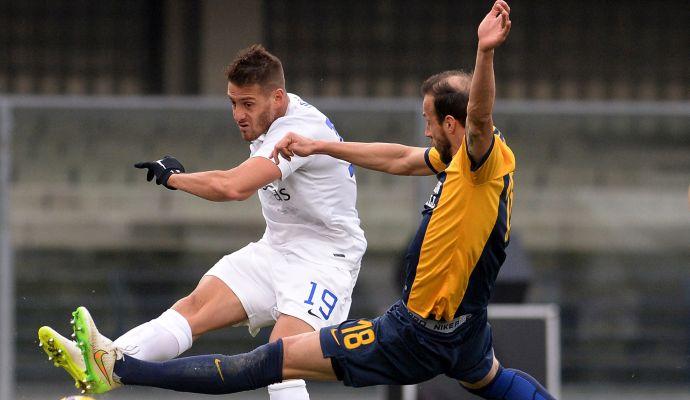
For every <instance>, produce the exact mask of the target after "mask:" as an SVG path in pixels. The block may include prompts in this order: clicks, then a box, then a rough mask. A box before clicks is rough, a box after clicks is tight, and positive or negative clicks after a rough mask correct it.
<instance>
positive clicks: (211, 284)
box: [172, 275, 247, 339]
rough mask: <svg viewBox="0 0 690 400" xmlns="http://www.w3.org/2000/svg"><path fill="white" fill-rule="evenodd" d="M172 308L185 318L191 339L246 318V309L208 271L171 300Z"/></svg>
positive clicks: (226, 286)
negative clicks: (191, 288)
mask: <svg viewBox="0 0 690 400" xmlns="http://www.w3.org/2000/svg"><path fill="white" fill-rule="evenodd" d="M172 309H173V310H175V311H177V312H178V313H180V315H182V316H183V317H184V318H185V319H186V320H187V321H188V322H189V326H190V327H191V329H192V336H193V337H194V338H195V339H196V338H198V337H199V336H201V335H203V334H204V333H206V332H209V331H212V330H215V329H220V328H224V327H226V326H230V325H234V324H236V323H238V322H241V321H244V320H246V319H247V313H246V312H245V310H244V307H243V306H242V303H241V302H240V299H239V298H238V297H237V295H236V294H235V292H233V291H232V289H230V287H228V285H226V284H225V283H224V282H223V281H222V280H220V279H219V278H217V277H215V276H211V275H206V276H204V277H203V278H201V280H200V281H199V284H198V285H197V287H196V288H195V289H194V291H193V292H192V293H191V294H190V295H189V296H187V297H184V298H182V299H180V300H179V301H178V302H177V303H175V304H174V305H173V306H172Z"/></svg>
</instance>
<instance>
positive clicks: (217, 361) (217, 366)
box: [213, 358, 225, 382]
mask: <svg viewBox="0 0 690 400" xmlns="http://www.w3.org/2000/svg"><path fill="white" fill-rule="evenodd" d="M213 362H214V363H215V364H216V368H217V369H218V375H220V380H221V381H223V382H225V378H223V371H221V369H220V360H219V359H217V358H216V359H214V360H213Z"/></svg>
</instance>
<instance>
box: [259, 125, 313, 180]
mask: <svg viewBox="0 0 690 400" xmlns="http://www.w3.org/2000/svg"><path fill="white" fill-rule="evenodd" d="M289 132H295V133H297V134H300V135H302V136H306V137H312V136H313V133H312V132H310V130H309V129H305V127H304V126H300V124H299V123H297V121H293V120H292V119H291V118H284V119H283V120H276V121H275V122H274V123H273V124H272V125H271V127H270V128H269V130H268V132H266V139H265V140H264V142H263V143H262V144H261V147H259V148H258V149H257V150H256V151H255V152H254V154H252V157H264V158H267V159H269V160H271V161H273V162H275V161H274V160H273V159H272V158H270V157H271V153H272V152H273V149H274V148H275V145H276V144H278V142H279V141H280V140H281V139H282V138H283V137H285V135H287V134H288V133H289ZM279 157H280V163H279V164H278V165H277V166H278V168H279V169H280V173H281V179H285V178H287V177H288V176H290V175H292V173H293V172H295V171H297V170H298V169H299V168H301V167H302V166H304V165H305V164H307V163H308V162H309V160H310V157H299V156H294V157H291V158H290V161H288V160H286V159H285V158H283V157H282V156H279Z"/></svg>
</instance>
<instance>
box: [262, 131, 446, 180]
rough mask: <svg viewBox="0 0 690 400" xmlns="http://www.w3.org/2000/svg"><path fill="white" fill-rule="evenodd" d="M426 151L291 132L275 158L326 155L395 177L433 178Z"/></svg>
mask: <svg viewBox="0 0 690 400" xmlns="http://www.w3.org/2000/svg"><path fill="white" fill-rule="evenodd" d="M425 150H426V149H425V148H423V147H412V146H405V145H402V144H397V143H359V142H326V141H321V140H312V139H309V138H306V137H304V136H300V135H298V134H296V133H294V132H290V133H288V134H287V135H285V137H284V138H283V139H282V140H281V141H280V142H278V143H277V144H276V146H275V149H274V150H273V153H272V154H271V157H272V158H273V159H274V160H275V161H276V163H278V162H279V161H280V160H279V158H278V155H279V154H280V155H282V156H283V157H285V159H287V160H290V158H291V157H293V156H300V157H306V156H310V155H312V154H326V155H329V156H331V157H335V158H339V159H341V160H345V161H347V162H350V163H352V164H354V165H356V166H358V167H362V168H366V169H371V170H374V171H381V172H387V173H389V174H393V175H433V171H431V170H430V169H429V167H428V166H427V165H426V162H425V161H424V151H425Z"/></svg>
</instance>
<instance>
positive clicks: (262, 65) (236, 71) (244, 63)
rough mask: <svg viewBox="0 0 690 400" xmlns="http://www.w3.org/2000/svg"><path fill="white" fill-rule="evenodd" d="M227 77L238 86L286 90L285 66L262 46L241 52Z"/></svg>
mask: <svg viewBox="0 0 690 400" xmlns="http://www.w3.org/2000/svg"><path fill="white" fill-rule="evenodd" d="M225 77H226V78H227V79H228V82H231V83H233V84H235V85H238V86H246V85H254V84H258V85H259V86H261V87H262V88H264V89H268V90H273V89H277V88H282V89H285V76H284V75H283V64H282V63H281V62H280V60H279V59H278V57H276V56H274V55H273V54H271V53H269V52H268V50H266V49H265V48H264V46H262V45H260V44H255V45H252V46H249V47H248V48H246V49H244V50H240V52H239V53H237V55H236V56H235V60H234V61H233V62H232V63H230V65H228V66H227V68H226V69H225Z"/></svg>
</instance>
